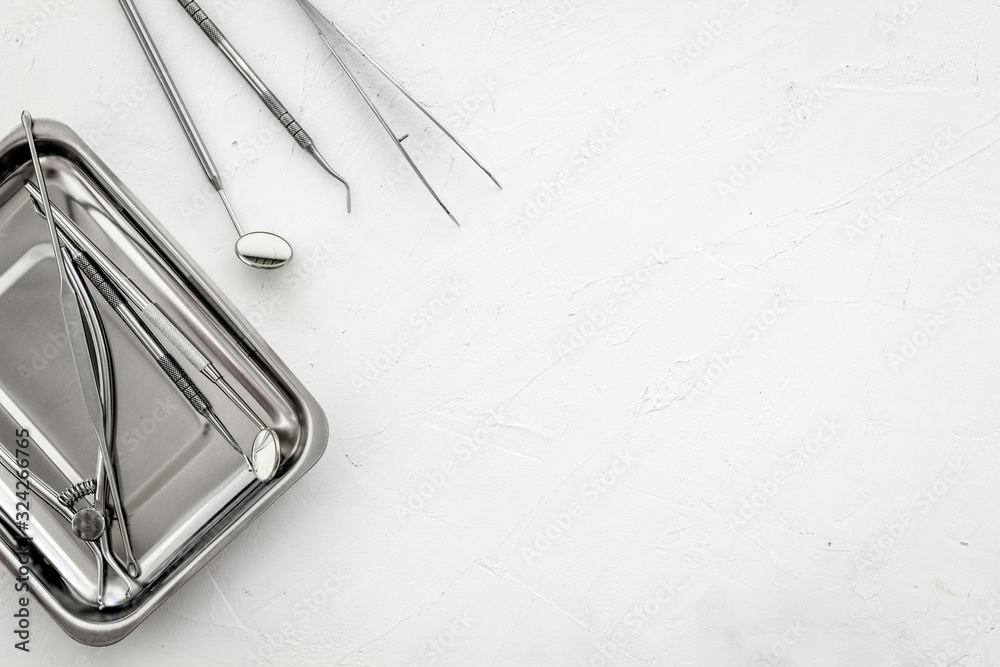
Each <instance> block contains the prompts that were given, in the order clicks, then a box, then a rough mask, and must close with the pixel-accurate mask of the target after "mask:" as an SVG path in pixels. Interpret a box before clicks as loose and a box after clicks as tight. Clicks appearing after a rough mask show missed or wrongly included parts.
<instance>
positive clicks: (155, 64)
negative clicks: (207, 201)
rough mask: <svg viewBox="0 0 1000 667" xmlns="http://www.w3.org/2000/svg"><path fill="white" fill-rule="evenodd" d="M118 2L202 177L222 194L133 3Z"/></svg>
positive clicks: (215, 170) (218, 178) (216, 175)
mask: <svg viewBox="0 0 1000 667" xmlns="http://www.w3.org/2000/svg"><path fill="white" fill-rule="evenodd" d="M118 1H119V3H120V4H121V6H122V11H124V12H125V17H126V18H127V19H128V22H129V25H130V26H132V31H133V32H135V36H136V39H138V40H139V45H140V46H141V47H142V50H143V52H144V53H145V54H146V59H147V60H149V64H150V65H151V66H152V68H153V73H154V74H156V78H157V80H158V81H159V82H160V87H162V88H163V92H164V93H166V96H167V100H168V101H169V102H170V106H171V107H172V108H173V110H174V115H176V116H177V120H178V122H180V124H181V127H182V128H183V129H184V134H186V135H187V139H188V142H190V144H191V148H193V149H194V152H195V154H196V155H197V156H198V161H199V162H201V167H202V169H204V170H205V175H206V176H208V180H210V181H211V182H212V185H213V186H214V187H215V189H216V190H221V189H222V177H221V176H220V175H219V169H218V168H217V167H216V166H215V162H213V161H212V156H211V154H210V153H209V152H208V147H207V146H206V145H205V141H204V140H203V139H202V138H201V134H200V133H199V132H198V127H197V126H196V125H195V124H194V119H193V118H191V114H190V113H189V112H188V109H187V106H186V105H185V104H184V100H183V99H182V98H181V94H180V91H178V90H177V86H175V85H174V80H173V79H172V78H171V77H170V72H169V70H167V65H166V63H164V62H163V58H161V57H160V52H159V51H157V50H156V44H155V43H154V42H153V37H152V35H150V34H149V31H148V30H147V29H146V24H145V23H143V21H142V17H141V16H139V10H138V9H136V6H135V3H133V2H132V0H118Z"/></svg>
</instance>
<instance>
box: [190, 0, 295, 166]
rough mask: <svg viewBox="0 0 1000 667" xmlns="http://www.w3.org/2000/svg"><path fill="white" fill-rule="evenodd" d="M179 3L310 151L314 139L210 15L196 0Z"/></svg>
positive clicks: (289, 130) (288, 130)
mask: <svg viewBox="0 0 1000 667" xmlns="http://www.w3.org/2000/svg"><path fill="white" fill-rule="evenodd" d="M177 2H179V3H180V4H181V7H183V8H184V11H186V12H187V13H188V15H189V16H190V17H191V18H192V19H194V22H195V23H197V24H198V27H200V28H201V29H202V32H204V33H205V34H206V35H208V38H209V39H210V40H212V43H213V44H215V45H216V46H217V47H219V49H221V50H222V52H223V53H224V54H225V55H226V57H227V58H229V60H230V61H231V62H232V63H233V66H234V67H236V69H237V70H239V72H240V74H242V75H243V77H244V78H245V79H246V80H247V81H248V82H250V85H251V86H252V87H253V88H254V90H256V91H257V94H258V95H260V99H261V100H262V101H263V102H264V104H265V105H266V106H267V108H268V110H269V111H270V112H271V113H272V114H274V117H275V118H277V119H278V122H279V123H281V126H282V127H283V128H285V131H286V132H288V134H290V135H291V136H292V139H295V142H296V143H297V144H298V145H299V146H301V147H302V148H304V149H306V150H309V148H310V147H311V146H312V145H313V140H312V138H311V137H310V136H309V135H308V134H306V131H305V130H303V129H302V126H301V125H299V123H298V121H297V120H295V118H294V117H293V116H292V114H290V113H289V112H288V109H286V108H285V105H283V104H282V103H281V102H280V101H279V100H278V98H277V97H275V96H274V93H272V92H271V91H270V89H268V87H267V86H266V85H265V84H264V82H263V81H261V79H260V77H259V76H257V74H256V73H255V72H254V71H253V70H252V69H250V65H249V64H247V62H246V61H244V60H243V58H242V57H240V55H239V54H238V53H237V52H236V49H235V48H233V45H232V44H230V43H229V40H227V39H226V38H225V36H224V35H223V34H222V31H221V30H219V28H218V26H216V25H215V23H214V22H213V21H212V19H210V18H208V14H206V13H205V10H203V9H202V8H201V7H199V6H198V3H197V2H195V0H177Z"/></svg>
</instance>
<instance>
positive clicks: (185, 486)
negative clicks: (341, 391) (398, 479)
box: [0, 120, 328, 646]
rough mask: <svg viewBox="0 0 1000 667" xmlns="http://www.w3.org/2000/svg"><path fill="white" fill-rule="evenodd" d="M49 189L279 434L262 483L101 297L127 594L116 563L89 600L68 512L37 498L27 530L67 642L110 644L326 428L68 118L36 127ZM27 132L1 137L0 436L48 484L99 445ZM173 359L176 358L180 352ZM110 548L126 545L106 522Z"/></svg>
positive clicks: (289, 471)
mask: <svg viewBox="0 0 1000 667" xmlns="http://www.w3.org/2000/svg"><path fill="white" fill-rule="evenodd" d="M35 136H36V143H37V145H38V149H39V153H40V155H41V158H42V165H43V167H44V169H45V174H46V181H47V183H48V186H49V196H50V198H51V199H52V201H53V202H54V203H55V204H56V205H57V206H58V207H60V208H61V209H62V210H63V211H64V212H66V213H67V214H68V215H69V216H70V217H71V218H72V219H73V220H75V221H76V223H77V225H78V226H79V227H80V228H81V230H82V231H83V232H84V233H85V234H87V235H88V236H89V237H90V238H91V239H92V240H93V241H94V242H95V243H97V244H98V246H100V247H101V249H102V250H103V251H104V252H105V253H106V254H107V255H108V256H109V257H110V258H111V259H112V260H114V261H115V263H117V264H118V265H119V266H120V267H121V268H122V269H123V270H124V271H125V273H126V274H127V275H128V276H129V277H130V278H132V279H133V280H134V281H135V282H136V283H137V284H138V285H139V286H140V287H141V288H142V289H143V290H144V291H145V292H146V293H147V294H148V295H149V296H151V297H152V298H153V300H154V301H155V302H157V303H158V304H159V305H160V307H161V308H162V309H163V310H164V312H166V313H167V314H168V315H169V316H170V317H171V319H173V320H174V322H175V323H176V324H177V325H178V326H179V327H180V328H181V329H182V330H184V331H185V332H186V333H187V334H188V335H189V336H190V337H191V339H192V340H194V341H195V342H196V343H197V344H198V345H199V347H200V348H201V349H202V350H203V351H204V352H205V353H206V354H207V356H209V357H210V358H211V359H212V360H213V361H214V362H215V365H216V367H217V368H218V369H219V370H220V371H221V372H222V373H223V375H225V376H227V377H228V379H229V381H230V383H231V384H232V385H233V386H234V387H235V388H236V390H237V391H238V392H239V393H240V394H241V395H243V397H244V398H245V399H246V400H247V401H248V402H249V403H250V405H251V406H252V407H253V408H254V409H255V410H256V411H257V412H258V414H260V415H261V416H263V417H264V420H265V421H267V422H268V423H269V425H271V426H272V427H273V428H274V429H275V430H276V431H277V433H278V435H279V438H280V441H281V465H280V467H279V469H278V472H277V474H276V476H275V478H274V479H273V480H272V481H271V482H269V483H267V484H263V483H261V482H258V481H257V480H256V478H255V477H254V476H253V474H251V473H249V472H247V470H246V467H245V465H244V464H243V463H242V462H241V461H240V459H239V457H238V456H237V455H236V453H235V452H233V450H232V449H230V448H229V447H228V446H227V445H226V444H225V443H224V441H223V440H222V438H221V437H220V436H219V435H218V433H217V432H216V431H215V430H214V429H211V428H208V426H207V424H206V423H205V422H204V421H203V420H202V419H201V418H200V417H199V416H198V415H197V414H196V413H195V412H194V411H193V410H192V409H191V407H190V406H189V404H188V403H187V402H185V401H184V400H183V398H182V397H181V396H180V394H179V392H178V391H177V389H176V388H175V387H174V386H173V385H172V384H171V383H170V382H169V380H167V378H165V377H164V375H163V373H162V372H161V371H160V369H159V368H158V367H157V366H156V364H155V362H154V361H153V360H152V359H151V358H150V357H149V356H148V355H147V354H146V353H145V352H144V351H143V350H142V348H141V347H139V344H138V342H137V341H136V340H135V338H134V337H133V336H132V335H131V334H130V333H129V331H128V329H126V328H125V327H124V326H123V325H122V324H121V321H120V320H119V318H118V317H117V316H116V315H115V313H114V311H113V310H111V309H110V308H108V307H107V304H106V303H104V302H103V301H102V300H99V301H101V303H100V304H99V306H100V308H101V315H102V318H103V320H104V322H105V326H106V327H107V329H108V336H109V338H110V340H111V345H112V348H113V351H114V355H115V366H116V371H117V382H118V395H119V418H118V446H117V459H118V470H119V476H120V483H121V487H122V494H123V500H124V507H125V511H126V513H127V514H128V516H129V522H128V525H129V528H130V531H131V538H132V543H133V547H134V549H135V552H136V556H137V558H138V561H139V564H140V566H141V574H140V576H139V577H138V580H139V582H140V583H141V584H142V587H141V589H140V590H138V591H133V593H132V594H131V596H130V597H126V594H125V593H126V588H125V585H124V583H123V582H121V581H120V580H119V579H118V578H117V577H116V576H115V575H114V574H113V572H109V573H108V574H107V576H106V581H107V589H106V593H105V598H104V601H105V606H104V608H103V609H100V608H99V607H98V606H97V603H96V600H95V594H96V589H97V579H96V571H97V569H96V561H95V557H94V553H93V552H92V551H91V550H90V548H89V547H88V546H87V545H86V544H85V543H83V542H81V541H80V540H78V539H77V538H76V537H75V536H74V535H73V533H72V531H71V530H70V527H69V525H68V524H67V523H66V521H65V520H64V519H63V517H61V516H59V515H57V514H56V513H54V512H53V511H52V510H50V509H49V508H48V507H47V506H45V505H44V504H43V503H42V502H40V501H39V500H38V499H37V498H34V499H33V502H31V512H30V514H31V518H30V525H29V530H28V534H29V535H32V536H33V541H32V547H31V551H30V560H29V565H28V567H29V570H30V574H29V578H30V586H31V588H30V590H31V594H32V595H33V597H34V598H35V599H36V600H37V601H38V602H39V603H40V604H41V605H42V606H43V607H45V609H46V610H47V611H48V612H49V613H50V614H51V615H52V617H53V618H54V619H55V621H56V622H57V623H58V624H59V625H60V626H61V627H62V628H63V629H64V630H65V631H66V632H67V633H68V634H69V635H70V636H72V637H73V638H74V639H76V640H77V641H80V642H82V643H85V644H89V645H92V646H101V645H107V644H112V643H114V642H117V641H119V640H121V639H122V638H123V637H125V636H126V635H127V634H128V633H129V632H131V631H132V630H134V629H135V628H136V626H137V625H138V624H139V623H141V622H142V621H143V620H144V619H145V618H146V617H147V616H149V615H150V614H151V613H152V612H153V610H154V609H156V607H158V606H159V605H160V604H162V603H163V601H164V600H166V598H167V597H168V596H169V595H170V594H171V593H173V592H174V591H175V590H176V589H177V588H178V587H179V586H181V585H182V584H183V583H184V582H185V581H187V580H188V579H189V578H191V577H192V576H193V575H194V573H195V572H197V571H198V570H199V569H200V568H201V567H202V566H204V565H205V564H206V563H207V562H208V561H209V560H210V559H211V558H212V557H213V556H214V555H216V554H217V553H218V552H219V551H220V550H221V549H222V548H223V547H224V546H225V545H226V544H228V543H229V542H230V541H231V540H232V539H233V538H234V537H235V536H236V535H237V534H238V533H239V532H240V531H241V530H243V529H244V528H246V527H247V525H248V524H249V523H250V522H251V521H252V520H253V519H254V518H255V517H256V516H258V515H259V514H260V513H261V512H263V511H264V509H265V508H266V507H267V506H268V505H270V504H271V503H272V502H274V500H275V499H276V498H277V497H278V496H279V495H281V494H282V493H283V492H284V491H285V490H287V489H288V487H289V486H290V485H291V484H293V483H294V482H295V481H296V480H297V479H298V478H299V477H301V476H302V475H303V474H304V473H305V472H306V471H307V470H308V469H309V468H310V467H312V466H313V465H314V464H315V463H316V461H317V460H318V459H319V458H320V456H322V454H323V451H324V450H325V448H326V442H327V437H328V427H327V423H326V418H325V416H324V415H323V412H322V410H321V409H320V407H319V405H318V404H317V403H316V401H315V400H314V399H313V398H312V396H310V395H309V393H308V392H307V391H306V389H305V388H304V387H303V386H302V384H301V383H300V382H299V381H298V380H297V379H296V378H295V377H293V376H292V374H291V372H290V371H289V369H288V368H287V367H286V366H285V365H284V364H283V363H282V362H281V361H280V360H279V359H278V358H277V357H276V355H275V354H274V352H273V351H272V350H271V348H270V347H268V345H267V344H266V343H265V342H264V341H263V340H262V339H261V338H260V337H259V336H258V335H257V333H256V332H255V331H254V330H253V329H252V328H251V327H250V325H249V323H248V322H247V321H246V320H245V319H244V318H243V317H242V316H241V315H240V314H239V313H238V311H237V310H236V309H235V308H234V307H233V306H232V305H231V304H230V303H229V302H228V301H227V300H226V298H225V297H224V296H222V294H221V293H220V292H219V290H218V288H216V287H215V286H214V285H212V284H211V282H210V281H209V280H208V278H207V277H206V276H205V275H204V274H203V273H202V272H201V271H200V270H199V269H198V268H197V267H196V266H195V265H194V264H193V263H192V261H191V259H190V258H189V257H188V256H187V255H186V254H185V253H184V252H183V251H182V250H181V249H180V248H178V247H177V245H176V244H175V243H174V241H173V240H172V239H171V238H170V237H169V235H168V234H167V233H166V232H165V231H164V230H163V228H162V227H161V226H160V225H159V224H158V223H157V222H156V221H155V220H154V219H153V218H152V216H151V215H150V214H149V213H148V212H147V211H146V210H145V209H144V208H143V207H142V206H141V205H140V204H139V203H138V202H137V201H136V200H135V198H134V197H133V196H132V195H131V193H129V192H128V190H126V189H125V187H124V186H123V185H122V184H121V182H120V181H119V180H118V179H117V178H116V177H115V176H114V175H113V174H112V173H111V172H110V170H109V169H108V168H107V167H106V166H105V165H104V164H103V163H102V162H101V161H100V160H99V159H98V158H97V156H96V155H94V153H93V152H91V151H90V150H89V149H88V148H87V147H86V146H85V145H84V143H83V142H82V141H81V139H80V138H79V137H78V136H77V135H76V134H75V133H73V132H72V131H71V130H70V129H69V128H68V127H66V126H65V125H62V124H60V123H56V122H53V121H46V120H39V121H36V123H35ZM29 179H30V180H34V174H33V172H32V170H31V157H30V154H29V151H28V147H27V144H26V142H25V140H24V137H23V133H22V132H21V131H20V130H16V131H13V132H11V133H10V134H9V135H7V137H5V138H4V139H3V140H2V142H0V446H2V447H5V448H6V449H7V450H8V451H10V452H12V453H13V451H14V449H15V447H16V444H15V441H16V433H17V431H18V430H20V429H25V428H27V429H28V430H29V431H30V433H31V438H30V443H29V450H28V451H29V460H30V469H31V472H32V474H33V475H37V476H38V477H39V478H40V479H41V480H43V481H45V482H47V483H48V484H49V485H50V486H52V487H53V488H55V489H56V490H61V489H63V488H65V487H67V486H69V484H71V483H75V482H79V481H80V480H82V479H86V478H89V477H93V475H94V472H95V470H96V461H97V451H96V448H94V447H93V446H91V445H90V444H89V443H90V441H89V440H83V441H81V439H80V438H78V437H76V436H77V434H79V433H83V432H85V431H84V430H83V429H84V425H87V426H89V423H88V422H87V421H86V420H87V413H86V410H85V408H84V403H83V400H82V398H81V397H80V396H79V390H78V387H77V391H75V392H74V391H73V388H74V387H75V386H76V385H75V382H76V380H75V367H74V364H73V361H72V356H71V352H70V351H69V349H68V348H67V347H66V346H65V340H64V334H63V335H60V334H61V332H62V331H64V329H63V325H62V320H61V314H60V310H59V305H58V282H57V280H58V276H57V272H56V265H55V261H54V259H53V255H52V252H51V250H50V248H49V242H48V231H47V227H46V225H45V221H44V218H42V217H40V216H39V215H38V213H37V212H36V211H35V210H34V206H33V203H32V201H31V199H30V198H29V196H28V194H27V192H26V191H25V189H24V187H23V184H24V182H25V181H26V180H29ZM177 357H178V360H179V362H180V363H182V364H183V363H184V362H183V359H182V358H181V357H180V355H177ZM184 365H185V366H186V369H187V370H188V373H189V375H190V376H191V377H192V378H193V379H194V381H195V382H196V383H197V384H198V385H199V387H200V388H201V389H202V391H203V392H204V393H205V395H206V396H207V397H208V398H209V400H210V401H211V402H212V403H213V405H214V407H215V408H216V411H217V412H218V414H219V416H220V417H221V418H222V420H223V421H224V422H225V423H226V425H227V426H228V427H229V429H230V430H231V431H232V432H233V434H234V435H235V436H236V438H237V439H238V440H239V441H240V443H242V444H244V446H245V448H246V449H247V451H249V448H250V444H251V442H252V439H253V436H254V434H255V433H256V429H255V428H254V427H253V425H252V424H251V423H249V421H248V420H247V418H246V417H245V416H244V415H243V414H242V413H241V412H240V411H239V410H237V409H236V408H235V407H234V406H233V404H232V403H231V402H229V401H227V400H226V399H225V398H224V396H223V395H222V394H221V392H219V391H218V390H217V389H216V388H215V386H214V385H212V384H211V383H210V382H208V381H207V380H205V379H204V378H203V377H202V376H201V375H200V374H198V373H197V372H196V371H195V370H194V369H193V368H190V367H187V365H186V364H184ZM16 501H17V498H16V497H15V480H14V477H13V476H12V475H10V474H9V473H8V472H7V471H6V470H3V469H2V468H0V559H2V560H3V563H4V565H6V567H7V569H8V570H10V571H11V572H12V573H16V572H17V569H18V567H19V565H20V563H19V562H18V559H17V555H16V549H17V548H18V547H17V537H18V535H19V531H18V529H17V527H16V525H15V522H14V517H15V504H16ZM109 533H110V534H111V535H112V543H113V548H114V549H115V551H116V553H118V554H121V544H120V541H116V540H117V538H118V535H117V531H116V530H111V531H109Z"/></svg>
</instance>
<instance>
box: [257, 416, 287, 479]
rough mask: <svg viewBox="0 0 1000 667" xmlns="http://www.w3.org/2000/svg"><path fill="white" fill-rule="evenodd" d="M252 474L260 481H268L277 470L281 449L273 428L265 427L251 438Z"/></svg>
mask: <svg viewBox="0 0 1000 667" xmlns="http://www.w3.org/2000/svg"><path fill="white" fill-rule="evenodd" d="M250 460H251V461H252V462H253V474H254V475H256V476H257V479H259V480H260V481H262V482H270V481H271V479H273V478H274V473H276V472H277V471H278V463H280V462H281V450H280V448H279V443H278V434H277V433H275V432H274V430H273V429H269V428H265V429H264V430H262V431H261V432H260V433H258V434H257V437H256V438H254V439H253V455H252V456H251V457H250Z"/></svg>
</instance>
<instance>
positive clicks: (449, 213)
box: [444, 209, 462, 227]
mask: <svg viewBox="0 0 1000 667" xmlns="http://www.w3.org/2000/svg"><path fill="white" fill-rule="evenodd" d="M444 212H445V213H447V214H448V217H449V218H451V221H452V222H454V223H455V226H456V227H461V226H462V225H460V224H458V220H457V219H456V218H455V216H453V215H452V214H451V211H449V210H448V209H445V210H444Z"/></svg>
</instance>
